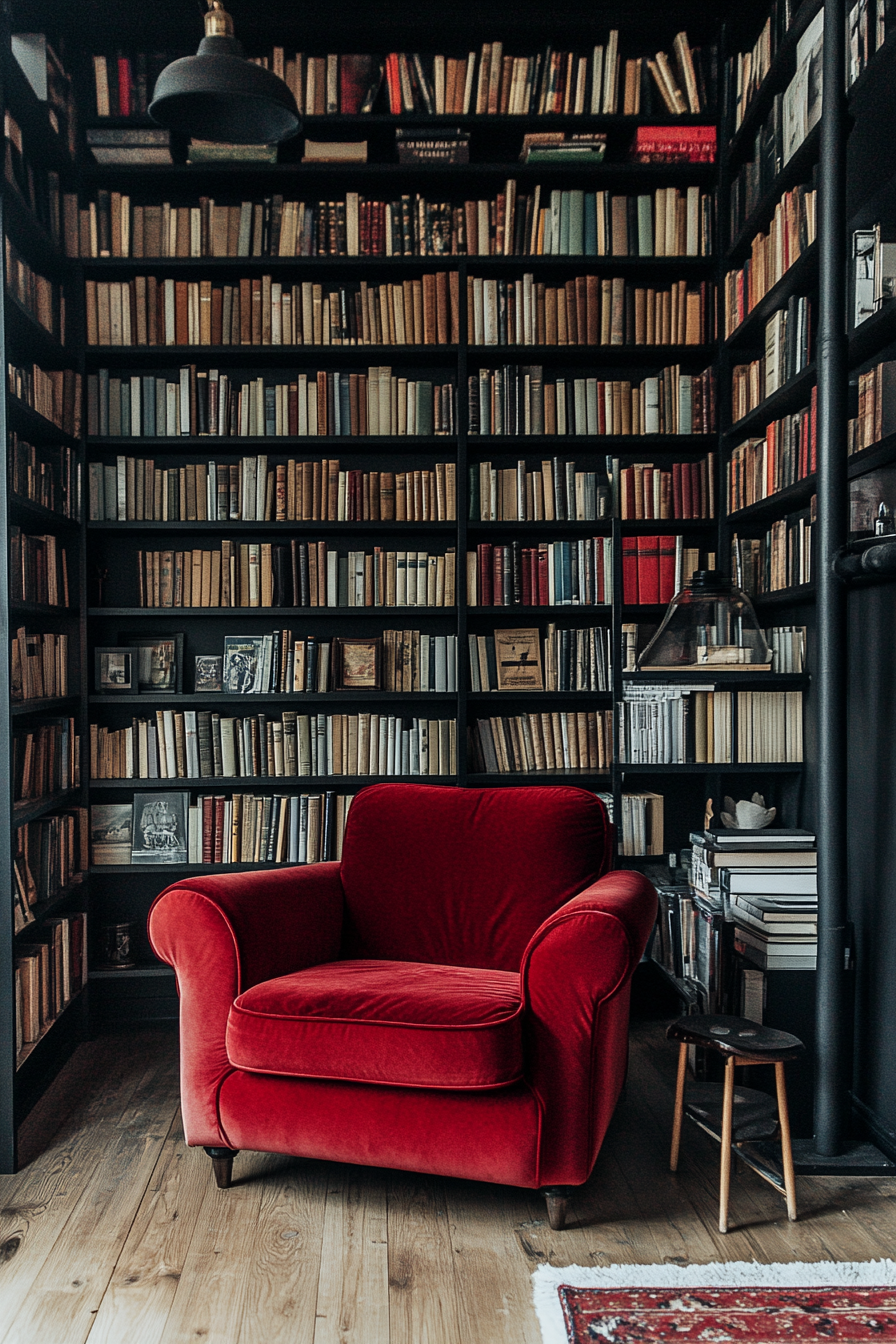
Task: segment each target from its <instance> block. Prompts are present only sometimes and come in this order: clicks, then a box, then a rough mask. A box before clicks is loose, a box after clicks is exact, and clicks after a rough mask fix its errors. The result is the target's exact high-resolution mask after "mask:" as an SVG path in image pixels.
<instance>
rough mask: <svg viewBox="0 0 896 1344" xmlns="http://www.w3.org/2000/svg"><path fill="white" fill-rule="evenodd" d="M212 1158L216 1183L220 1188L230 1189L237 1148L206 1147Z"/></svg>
mask: <svg viewBox="0 0 896 1344" xmlns="http://www.w3.org/2000/svg"><path fill="white" fill-rule="evenodd" d="M205 1151H206V1152H207V1153H208V1155H209V1157H210V1158H211V1160H212V1171H213V1172H214V1173H215V1184H216V1185H217V1187H218V1189H219V1190H229V1189H230V1182H231V1180H232V1179H233V1159H234V1158H235V1157H236V1155H237V1151H238V1150H237V1149H236V1148H206V1150H205Z"/></svg>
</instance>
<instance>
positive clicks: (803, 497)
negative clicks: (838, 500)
mask: <svg viewBox="0 0 896 1344" xmlns="http://www.w3.org/2000/svg"><path fill="white" fill-rule="evenodd" d="M815 490H816V481H815V473H814V472H813V473H812V475H811V476H804V477H803V479H802V480H801V481H794V483H793V485H788V486H785V488H784V489H783V490H779V491H778V492H777V494H774V495H769V496H768V498H767V499H759V500H757V501H756V503H755V504H748V505H747V507H746V508H745V509H736V510H735V511H734V512H732V513H729V514H728V521H729V523H730V525H731V526H732V527H734V528H737V529H738V530H741V529H742V528H744V527H750V526H752V524H753V523H760V522H765V521H766V520H767V519H769V518H779V517H780V516H781V514H782V513H791V512H793V510H795V509H802V508H804V507H805V506H806V505H807V504H808V503H809V501H810V499H811V498H812V496H813V495H814V493H815Z"/></svg>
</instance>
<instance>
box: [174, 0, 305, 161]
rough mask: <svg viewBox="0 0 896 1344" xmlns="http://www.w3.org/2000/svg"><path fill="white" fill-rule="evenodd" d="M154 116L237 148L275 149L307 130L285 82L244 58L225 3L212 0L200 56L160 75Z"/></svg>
mask: <svg viewBox="0 0 896 1344" xmlns="http://www.w3.org/2000/svg"><path fill="white" fill-rule="evenodd" d="M149 115H150V116H151V117H152V119H153V121H155V122H158V124H159V125H160V126H167V127H168V128H169V130H172V131H180V132H181V133H183V134H184V135H189V136H193V137H195V138H196V139H198V140H225V141H229V142H231V143H232V144H237V145H258V144H265V145H270V144H275V143H277V142H278V141H280V140H288V139H289V138H290V136H293V135H295V134H296V133H297V132H298V131H299V130H300V129H301V126H302V121H301V118H300V116H299V110H298V108H297V107H296V101H295V99H294V98H293V96H292V93H291V92H290V90H289V88H288V87H287V86H286V84H284V82H283V80H282V79H280V78H279V77H278V76H277V75H275V74H274V73H273V72H272V71H270V70H265V69H264V68H263V67H262V66H260V65H254V64H253V63H252V61H247V60H246V58H245V57H244V55H243V48H242V46H241V45H240V43H239V42H237V40H236V38H235V37H234V35H233V20H232V19H231V17H230V15H229V14H228V13H227V12H226V10H225V9H224V6H223V3H222V0H208V13H207V14H206V16H205V37H204V38H203V39H202V41H201V42H200V43H199V50H198V51H197V53H196V55H195V56H184V57H182V58H181V59H180V60H177V61H172V62H171V64H170V65H167V66H166V67H165V69H164V70H163V71H162V73H161V74H160V75H159V77H158V79H157V80H156V87H155V92H154V93H153V99H152V102H151V103H150V105H149Z"/></svg>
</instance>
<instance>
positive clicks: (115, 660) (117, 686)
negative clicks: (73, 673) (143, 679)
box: [94, 646, 137, 695]
mask: <svg viewBox="0 0 896 1344" xmlns="http://www.w3.org/2000/svg"><path fill="white" fill-rule="evenodd" d="M136 661H137V660H136V657H135V654H134V650H133V649H129V648H117V647H111V646H110V647H105V648H99V649H94V677H95V682H96V693H97V695H135V694H136V693H137V683H136V677H135V675H134V673H135V670H136V669H135V664H136Z"/></svg>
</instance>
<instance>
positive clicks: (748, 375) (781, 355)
mask: <svg viewBox="0 0 896 1344" xmlns="http://www.w3.org/2000/svg"><path fill="white" fill-rule="evenodd" d="M813 355H814V349H813V341H812V305H811V301H810V300H809V299H808V298H806V297H804V296H798V295H796V294H792V295H791V296H790V298H789V300H788V302H787V308H786V309H783V308H782V309H778V311H777V312H775V313H773V314H772V316H771V317H770V318H769V319H768V321H767V322H766V324H765V354H764V355H763V356H762V357H761V358H760V359H754V360H751V361H750V363H749V364H735V365H734V367H733V369H732V370H731V418H732V420H734V421H735V422H736V421H738V420H741V419H742V418H743V417H744V416H745V415H749V413H750V411H755V409H756V407H757V406H761V404H762V403H763V402H764V401H765V400H766V398H767V397H771V396H773V395H774V393H775V392H777V391H779V389H780V388H782V387H784V385H785V384H786V383H788V382H789V381H790V379H791V378H795V377H796V376H797V374H798V373H802V371H803V369H805V368H808V366H809V364H810V363H811V361H812V358H813Z"/></svg>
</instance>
